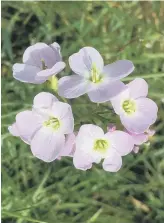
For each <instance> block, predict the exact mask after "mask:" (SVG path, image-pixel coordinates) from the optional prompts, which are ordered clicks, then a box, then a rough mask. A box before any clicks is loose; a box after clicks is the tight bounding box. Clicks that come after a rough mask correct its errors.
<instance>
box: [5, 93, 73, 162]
mask: <svg viewBox="0 0 164 223" xmlns="http://www.w3.org/2000/svg"><path fill="white" fill-rule="evenodd" d="M73 128H74V119H73V115H72V110H71V107H70V105H68V104H66V103H62V102H59V101H58V100H57V98H55V96H53V95H52V94H50V93H45V92H41V93H40V94H38V95H36V96H35V98H34V104H33V109H32V111H31V110H27V111H23V112H20V113H18V114H17V115H16V122H15V123H14V124H13V125H12V126H10V127H9V131H10V133H11V134H13V135H14V136H19V137H20V138H21V139H22V140H23V141H25V142H26V143H28V144H30V146H31V151H32V153H33V155H34V156H36V157H37V158H39V159H41V160H43V161H45V162H51V161H53V160H55V159H56V158H58V157H59V156H60V154H61V152H62V150H63V149H64V147H65V134H71V133H72V132H73Z"/></svg>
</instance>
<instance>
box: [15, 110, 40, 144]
mask: <svg viewBox="0 0 164 223" xmlns="http://www.w3.org/2000/svg"><path fill="white" fill-rule="evenodd" d="M16 125H17V128H18V130H19V134H20V137H21V138H23V139H25V140H27V141H28V142H29V141H30V140H31V139H32V137H33V136H34V134H35V133H36V131H38V129H40V128H41V126H42V118H41V117H40V116H38V115H36V114H34V113H33V112H32V111H28V110H27V111H23V112H20V113H18V114H17V116H16Z"/></svg>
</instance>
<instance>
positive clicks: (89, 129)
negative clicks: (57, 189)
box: [73, 124, 134, 172]
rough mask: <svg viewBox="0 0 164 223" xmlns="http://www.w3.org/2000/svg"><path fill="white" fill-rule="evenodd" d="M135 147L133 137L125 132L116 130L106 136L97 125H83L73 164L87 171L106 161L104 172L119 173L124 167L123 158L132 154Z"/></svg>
mask: <svg viewBox="0 0 164 223" xmlns="http://www.w3.org/2000/svg"><path fill="white" fill-rule="evenodd" d="M133 147H134V143H133V140H132V137H131V136H130V135H129V134H127V133H125V132H122V131H117V130H116V131H113V132H108V133H106V134H104V132H103V130H102V129H101V128H100V127H98V126H96V125H92V124H87V125H83V126H81V128H80V130H79V133H78V135H77V137H76V150H75V153H74V156H73V163H74V166H75V167H76V168H77V169H81V170H87V169H90V168H91V167H92V163H99V162H100V161H101V159H104V161H103V168H104V170H106V171H110V172H117V171H118V170H119V169H120V168H121V165H122V158H121V157H122V156H125V155H127V154H128V153H130V152H131V151H132V149H133Z"/></svg>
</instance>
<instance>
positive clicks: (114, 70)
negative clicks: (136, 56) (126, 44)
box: [103, 60, 134, 81]
mask: <svg viewBox="0 0 164 223" xmlns="http://www.w3.org/2000/svg"><path fill="white" fill-rule="evenodd" d="M133 70H134V65H133V63H132V62H131V61H130V60H118V61H116V62H114V63H112V64H108V65H106V66H104V71H103V73H104V74H105V75H106V76H108V77H109V78H110V79H111V80H114V81H116V80H120V79H121V78H123V77H126V76H128V75H129V74H130V73H132V72H133Z"/></svg>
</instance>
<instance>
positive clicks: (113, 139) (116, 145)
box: [105, 130, 134, 156]
mask: <svg viewBox="0 0 164 223" xmlns="http://www.w3.org/2000/svg"><path fill="white" fill-rule="evenodd" d="M105 136H106V137H108V138H109V142H110V143H111V148H112V149H115V150H116V151H117V152H118V153H119V154H120V155H121V156H125V155H127V154H129V153H130V152H131V151H132V149H133V147H134V142H133V138H132V137H131V136H130V135H129V134H128V133H126V132H123V131H117V130H116V131H114V132H108V133H106V134H105Z"/></svg>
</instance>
